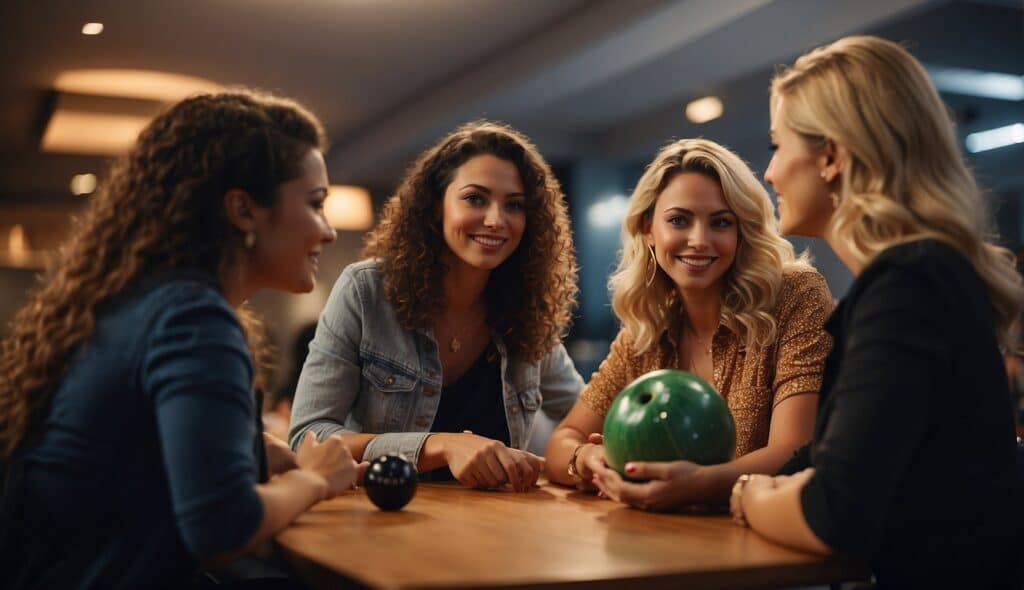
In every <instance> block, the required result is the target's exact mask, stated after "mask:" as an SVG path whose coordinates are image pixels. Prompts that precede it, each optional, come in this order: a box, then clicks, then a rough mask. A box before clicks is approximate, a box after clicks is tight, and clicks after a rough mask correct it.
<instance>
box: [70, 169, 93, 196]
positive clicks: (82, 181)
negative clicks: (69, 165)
mask: <svg viewBox="0 0 1024 590" xmlns="http://www.w3.org/2000/svg"><path fill="white" fill-rule="evenodd" d="M94 190H96V175H95V174H76V175H74V176H72V177H71V194H73V195H76V196H84V195H88V194H91V193H92V191H94Z"/></svg>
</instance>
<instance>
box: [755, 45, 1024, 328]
mask: <svg viewBox="0 0 1024 590" xmlns="http://www.w3.org/2000/svg"><path fill="white" fill-rule="evenodd" d="M782 97H785V99H786V103H785V105H786V106H785V109H784V112H782V113H780V116H781V121H782V122H783V123H784V124H785V125H787V126H788V127H790V128H791V129H793V130H794V131H796V132H797V133H798V134H800V135H801V136H803V138H804V140H805V141H806V142H807V144H808V145H809V146H810V147H811V149H821V147H822V146H824V145H825V143H826V142H827V141H828V140H832V141H834V142H835V143H836V144H837V145H839V146H842V147H843V148H845V150H846V153H847V154H848V156H847V161H846V162H845V163H844V166H843V169H842V175H841V188H840V191H839V193H838V207H837V209H836V211H835V214H834V215H833V217H832V221H831V225H830V227H829V231H830V232H831V233H832V235H833V236H835V237H836V238H837V239H838V240H840V241H841V242H842V243H843V244H844V246H845V247H846V248H848V250H849V253H850V255H851V256H853V257H854V258H855V259H856V260H857V262H858V263H860V264H862V265H866V264H867V263H869V262H870V261H871V260H872V259H873V258H874V257H875V256H877V255H878V254H879V253H880V252H882V251H883V250H885V249H886V248H888V247H890V246H893V245H895V244H899V243H903V242H909V241H914V240H920V239H923V238H932V239H936V240H941V241H943V242H945V243H947V244H950V245H951V246H953V247H954V248H956V249H957V250H958V251H960V252H961V253H962V254H963V255H964V256H965V257H967V259H968V260H970V262H971V263H972V264H973V265H974V268H975V270H977V272H978V274H979V275H980V276H981V278H982V280H983V281H984V282H985V284H986V286H987V287H988V291H989V295H990V297H991V299H992V308H993V311H994V316H995V319H996V326H995V327H996V331H997V335H998V340H999V343H1000V344H1001V345H1002V346H1004V347H1007V348H1014V347H1015V346H1016V335H1017V334H1019V331H1020V321H1021V320H1020V318H1021V306H1022V305H1024V285H1022V281H1021V277H1020V275H1018V274H1017V273H1016V272H1015V270H1014V257H1013V254H1012V253H1011V252H1010V251H1009V250H1007V249H1005V248H1001V247H999V246H997V245H995V244H994V243H992V241H991V236H992V234H991V233H990V232H991V230H990V228H991V225H990V219H991V217H990V215H989V211H988V208H987V207H986V203H985V199H984V195H983V193H982V190H981V189H980V188H979V186H978V185H977V183H976V181H975V179H974V176H973V174H972V173H971V171H970V170H969V169H968V167H967V165H966V164H965V162H964V159H963V155H962V153H961V152H960V148H959V146H958V144H957V138H956V133H955V129H954V125H953V121H952V117H951V116H950V113H949V111H948V109H947V107H946V105H945V104H944V103H943V102H942V99H941V98H940V97H939V94H938V92H937V91H936V90H935V86H934V85H933V84H932V82H931V80H930V79H929V77H928V73H927V72H926V71H925V69H924V67H922V66H921V64H920V63H919V62H918V61H917V60H916V59H914V57H913V56H911V55H910V53H908V52H907V51H906V50H905V49H904V48H903V47H901V46H900V45H898V44H896V43H893V42H891V41H886V40H884V39H880V38H877V37H870V36H853V37H845V38H843V39H840V40H838V41H836V42H835V43H832V44H831V45H827V46H824V47H819V48H817V49H814V50H813V51H811V52H809V53H807V54H805V55H803V56H801V57H800V58H799V59H797V60H796V63H794V64H793V65H792V66H791V67H789V68H786V69H784V70H781V71H780V72H779V73H778V74H777V75H776V76H775V78H774V79H773V80H772V85H771V102H772V105H773V110H774V105H776V104H777V102H778V101H779V99H781V98H782Z"/></svg>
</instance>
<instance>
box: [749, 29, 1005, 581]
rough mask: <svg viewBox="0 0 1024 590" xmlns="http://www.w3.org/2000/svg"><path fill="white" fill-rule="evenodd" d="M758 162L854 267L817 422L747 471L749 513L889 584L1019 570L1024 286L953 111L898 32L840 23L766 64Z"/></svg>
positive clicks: (806, 226)
mask: <svg viewBox="0 0 1024 590" xmlns="http://www.w3.org/2000/svg"><path fill="white" fill-rule="evenodd" d="M771 109H772V110H771V114H772V126H771V136H772V143H773V146H774V147H775V149H776V151H775V155H774V157H773V158H772V161H771V164H770V165H769V167H768V170H767V172H766V173H765V180H767V181H768V182H769V183H770V184H772V186H773V187H774V188H775V191H776V194H777V195H778V200H779V211H780V226H781V228H782V231H783V233H788V234H798V235H805V236H813V237H819V238H824V239H825V240H827V241H828V243H829V245H830V246H831V247H832V249H833V250H834V251H835V252H836V254H837V255H838V256H839V258H840V259H841V260H842V261H843V262H844V263H845V264H846V266H848V267H849V268H850V270H851V271H853V273H854V274H855V275H856V280H855V281H854V283H853V285H852V286H851V287H850V291H849V293H848V294H847V296H846V298H845V299H844V300H843V301H842V302H841V303H840V305H839V307H838V308H837V309H836V311H835V313H834V314H833V316H832V318H831V319H830V320H829V321H828V323H827V324H826V329H827V330H828V331H829V333H830V334H831V335H832V337H833V340H834V348H833V350H832V353H831V354H830V355H829V357H828V359H827V360H826V364H825V373H824V379H823V384H822V391H821V401H820V403H819V409H818V417H817V423H816V425H815V430H814V437H813V439H812V441H811V443H810V445H808V446H807V447H806V448H804V449H802V450H801V451H799V452H798V453H797V455H796V456H795V457H794V458H793V459H792V460H791V461H790V462H789V463H788V464H787V465H786V466H785V467H784V468H783V469H782V473H783V474H784V475H781V476H778V477H774V478H773V477H769V476H765V475H760V476H741V477H740V479H739V480H738V481H737V483H736V485H735V487H734V489H733V497H732V510H733V515H734V516H735V517H736V519H737V521H739V522H741V523H749V525H750V527H751V528H753V529H754V530H755V531H757V532H758V533H760V534H762V535H764V536H765V537H767V538H769V539H772V540H775V541H777V542H780V543H784V544H787V545H791V546H794V547H798V548H802V549H807V550H810V551H817V552H822V553H828V552H832V551H838V552H843V553H847V554H850V555H853V556H856V557H860V558H862V559H863V560H864V561H866V562H867V563H869V564H870V565H871V568H872V571H873V574H874V577H875V579H876V581H877V583H878V584H879V585H880V586H882V587H898V588H907V587H920V588H1012V587H1019V586H1020V582H1021V580H1020V578H1019V575H1020V571H1019V570H1018V569H1017V567H1018V564H1019V560H1020V558H1021V551H1022V545H1021V543H1020V530H1021V529H1020V526H1021V524H1020V516H1021V497H1020V482H1019V481H1018V478H1017V474H1016V471H1015V469H1016V465H1015V451H1016V450H1015V440H1014V423H1013V414H1012V409H1011V403H1010V396H1009V391H1008V384H1007V379H1006V375H1005V373H1004V370H1003V363H1002V357H1001V354H1000V347H1012V346H1013V345H1014V344H1016V343H1017V342H1018V340H1017V339H1016V334H1017V333H1018V332H1019V329H1020V317H1021V306H1022V304H1024V287H1022V285H1021V278H1020V276H1019V275H1018V274H1017V273H1016V272H1015V271H1014V266H1013V257H1012V255H1011V254H1010V253H1009V252H1008V251H1007V250H1005V249H1003V248H1000V247H998V246H996V245H994V244H992V243H990V242H988V241H986V238H985V236H986V235H987V229H988V224H987V217H986V210H985V203H984V198H983V196H982V193H981V191H980V190H979V188H978V186H977V185H976V184H975V181H974V178H973V177H972V175H971V173H970V171H969V170H968V168H967V167H966V166H965V164H964V161H963V158H962V156H961V154H960V151H959V147H958V145H957V136H956V133H955V130H954V128H953V126H952V125H951V123H950V120H949V115H948V111H947V110H946V108H945V105H944V104H943V103H942V100H941V99H940V98H939V95H938V93H937V92H936V91H935V88H934V86H933V85H932V83H931V81H930V80H929V78H928V74H927V72H926V71H925V69H924V68H923V67H922V66H921V64H920V63H918V62H917V60H915V59H914V58H913V57H912V56H911V55H910V54H909V53H908V52H907V51H906V50H905V49H903V48H902V47H900V46H899V45H896V44H895V43H891V42H889V41H885V40H882V39H879V38H876V37H848V38H845V39H840V40H839V41H836V42H835V43H833V44H831V45H828V46H826V47H822V48H819V49H816V50H814V51H811V52H810V53H808V54H806V55H804V56H802V57H800V58H799V59H798V60H797V61H796V63H795V64H794V65H793V66H792V67H790V68H788V69H787V70H785V71H783V72H781V73H780V74H779V75H778V76H777V77H776V78H775V80H774V81H773V83H772V98H771Z"/></svg>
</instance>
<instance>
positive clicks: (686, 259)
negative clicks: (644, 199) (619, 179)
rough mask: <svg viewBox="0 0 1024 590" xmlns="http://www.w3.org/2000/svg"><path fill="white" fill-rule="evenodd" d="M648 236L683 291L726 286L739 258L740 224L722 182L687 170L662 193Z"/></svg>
mask: <svg viewBox="0 0 1024 590" xmlns="http://www.w3.org/2000/svg"><path fill="white" fill-rule="evenodd" d="M644 237H645V241H646V242H647V244H648V245H652V246H653V247H654V255H655V257H656V258H657V260H658V266H660V267H661V269H662V270H663V271H665V273H666V274H668V276H669V277H671V278H672V282H674V283H675V285H676V288H677V289H678V290H679V291H680V293H684V292H686V291H703V290H706V289H716V290H720V289H721V284H722V278H723V277H724V276H725V274H726V272H728V270H729V268H730V267H731V266H732V263H733V261H734V260H735V259H736V248H737V245H738V241H739V226H738V224H737V218H736V214H735V213H733V212H732V211H731V210H730V209H729V206H728V205H727V204H726V202H725V195H724V194H723V193H722V187H721V185H720V184H719V183H718V181H716V180H715V179H713V178H711V177H709V176H707V175H705V174H700V173H697V172H683V173H682V174H678V175H676V176H675V177H674V178H672V180H670V181H669V183H668V184H667V185H666V186H665V189H664V190H662V191H661V194H659V195H658V199H657V201H655V203H654V211H653V214H652V217H651V221H650V227H649V229H648V231H647V232H645V234H644Z"/></svg>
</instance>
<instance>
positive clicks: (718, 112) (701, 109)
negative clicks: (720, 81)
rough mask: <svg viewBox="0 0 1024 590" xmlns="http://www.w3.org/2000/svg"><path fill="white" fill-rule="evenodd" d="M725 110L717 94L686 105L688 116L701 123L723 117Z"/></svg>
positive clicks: (698, 123)
mask: <svg viewBox="0 0 1024 590" xmlns="http://www.w3.org/2000/svg"><path fill="white" fill-rule="evenodd" d="M723 110H724V109H723V107H722V101H721V100H719V99H718V97H717V96H705V97H704V98H698V99H697V100H694V101H692V102H691V103H690V104H688V105H686V118H687V119H689V120H690V122H691V123H696V124H697V125H700V124H701V123H707V122H708V121H714V120H715V119H717V118H719V117H721V116H722V111H723Z"/></svg>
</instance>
